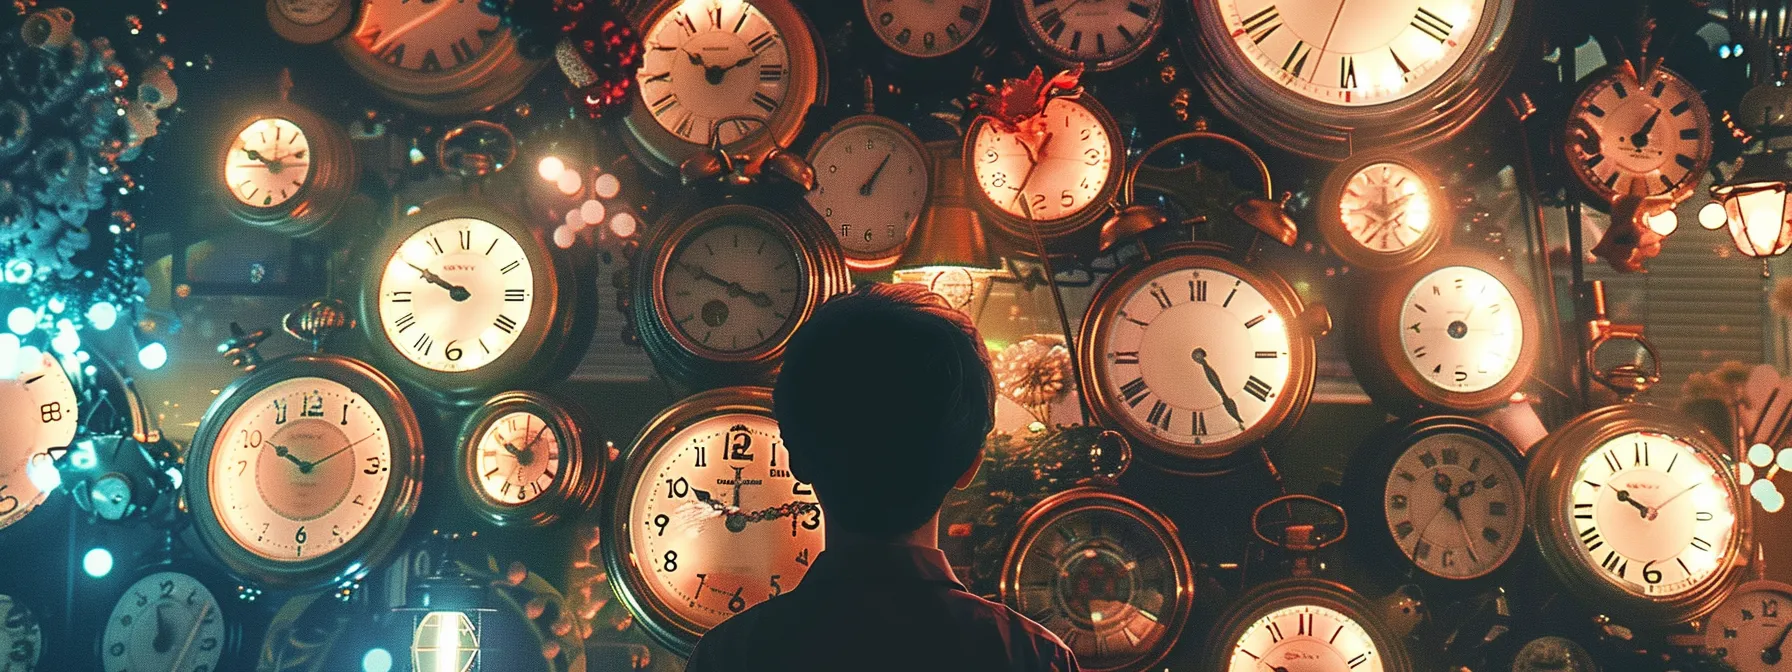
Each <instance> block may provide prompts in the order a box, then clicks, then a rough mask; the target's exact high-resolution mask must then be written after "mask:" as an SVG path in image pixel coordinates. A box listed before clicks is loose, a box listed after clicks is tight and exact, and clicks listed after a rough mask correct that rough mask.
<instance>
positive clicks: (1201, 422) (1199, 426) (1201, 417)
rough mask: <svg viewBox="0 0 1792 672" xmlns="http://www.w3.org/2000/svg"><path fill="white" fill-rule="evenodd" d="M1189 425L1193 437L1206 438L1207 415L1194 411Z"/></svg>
mask: <svg viewBox="0 0 1792 672" xmlns="http://www.w3.org/2000/svg"><path fill="white" fill-rule="evenodd" d="M1190 424H1191V427H1190V430H1191V431H1192V432H1193V433H1194V435H1195V436H1206V435H1207V415H1206V414H1205V413H1202V412H1200V411H1195V412H1194V419H1193V420H1192V421H1191V423H1190Z"/></svg>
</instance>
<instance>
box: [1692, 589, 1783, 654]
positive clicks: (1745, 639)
mask: <svg viewBox="0 0 1792 672" xmlns="http://www.w3.org/2000/svg"><path fill="white" fill-rule="evenodd" d="M1704 630H1705V653H1707V654H1709V655H1711V656H1712V657H1715V658H1717V659H1718V660H1721V661H1723V663H1724V664H1725V665H1728V666H1730V668H1731V669H1734V670H1736V671H1737V672H1774V671H1775V670H1778V669H1780V664H1781V662H1783V661H1785V659H1786V633H1787V632H1788V631H1792V586H1788V585H1786V584H1784V583H1781V582H1779V581H1769V580H1765V579H1758V580H1755V581H1749V582H1747V583H1744V584H1742V585H1740V586H1737V587H1736V590H1735V592H1732V593H1730V597H1729V599H1726V600H1724V601H1723V604H1720V605H1718V607H1717V610H1716V611H1713V612H1711V617H1710V618H1709V619H1707V620H1706V621H1705V625H1704Z"/></svg>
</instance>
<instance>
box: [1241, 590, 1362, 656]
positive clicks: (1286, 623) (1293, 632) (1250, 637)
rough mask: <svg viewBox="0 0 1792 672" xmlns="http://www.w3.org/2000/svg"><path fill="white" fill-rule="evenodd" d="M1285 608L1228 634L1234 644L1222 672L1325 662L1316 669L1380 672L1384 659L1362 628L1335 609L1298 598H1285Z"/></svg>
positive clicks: (1360, 624) (1278, 609) (1355, 620)
mask: <svg viewBox="0 0 1792 672" xmlns="http://www.w3.org/2000/svg"><path fill="white" fill-rule="evenodd" d="M1286 604H1287V606H1280V607H1273V606H1272V607H1271V608H1270V610H1269V611H1268V613H1264V614H1263V615H1262V616H1261V617H1259V618H1257V619H1256V620H1255V621H1249V622H1247V623H1248V624H1243V623H1241V625H1240V627H1243V632H1241V633H1236V634H1234V633H1232V632H1227V633H1226V635H1225V636H1226V637H1227V639H1228V640H1230V641H1232V642H1233V644H1232V653H1231V656H1230V658H1229V659H1228V661H1227V663H1226V667H1225V669H1226V672H1263V670H1267V669H1272V668H1280V667H1281V663H1284V662H1285V661H1327V664H1328V665H1329V666H1328V667H1323V668H1315V669H1336V670H1344V669H1348V670H1351V671H1352V672H1369V671H1376V672H1379V671H1380V670H1381V669H1382V658H1383V656H1384V655H1385V654H1384V653H1383V652H1382V651H1381V650H1380V648H1379V647H1378V646H1377V644H1376V639H1375V637H1374V636H1372V635H1371V634H1370V633H1369V630H1368V629H1367V627H1365V626H1364V624H1363V623H1361V622H1359V621H1358V620H1357V619H1355V618H1352V617H1351V616H1349V615H1347V614H1344V613H1342V612H1340V611H1338V610H1336V609H1332V608H1330V607H1326V606H1321V605H1318V604H1306V603H1304V601H1303V600H1301V599H1299V598H1289V599H1288V600H1287V602H1286ZM1233 637H1236V639H1233ZM1271 661H1275V663H1276V664H1273V665H1272V664H1271ZM1290 667H1292V665H1290Z"/></svg>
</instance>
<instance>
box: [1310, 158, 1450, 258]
mask: <svg viewBox="0 0 1792 672" xmlns="http://www.w3.org/2000/svg"><path fill="white" fill-rule="evenodd" d="M1441 186H1442V185H1441V183H1439V182H1438V181H1437V179H1436V178H1435V177H1432V175H1431V174H1430V171H1428V170H1425V169H1424V167H1422V166H1420V165H1419V164H1418V163H1416V162H1414V161H1412V160H1411V159H1409V158H1408V157H1406V156H1405V155H1403V154H1401V153H1397V152H1365V153H1363V154H1361V155H1358V156H1352V157H1351V158H1350V159H1349V160H1347V161H1345V162H1344V163H1342V164H1340V165H1339V166H1338V167H1336V168H1334V169H1333V170H1332V173H1331V175H1329V176H1328V177H1326V180H1325V186H1324V189H1323V190H1322V191H1321V193H1320V196H1319V206H1318V208H1317V209H1318V210H1319V230H1320V232H1321V233H1323V234H1325V241H1326V243H1328V244H1329V245H1330V246H1331V248H1332V250H1333V251H1335V252H1337V253H1338V256H1340V257H1343V258H1344V260H1345V261H1347V262H1349V263H1351V264H1353V265H1355V266H1360V267H1363V268H1367V269H1372V270H1384V269H1391V268H1397V267H1400V266H1404V265H1407V264H1411V263H1413V262H1415V261H1417V260H1418V259H1420V258H1421V257H1424V256H1426V255H1427V254H1430V253H1431V251H1432V250H1433V249H1434V248H1435V247H1436V246H1437V244H1438V242H1439V241H1440V240H1441V239H1442V238H1443V234H1444V231H1445V230H1446V229H1448V228H1449V223H1448V222H1447V221H1446V220H1447V218H1448V208H1447V207H1446V205H1445V199H1444V196H1443V193H1442V192H1441V191H1440V187H1441Z"/></svg>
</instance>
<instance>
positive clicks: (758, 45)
mask: <svg viewBox="0 0 1792 672" xmlns="http://www.w3.org/2000/svg"><path fill="white" fill-rule="evenodd" d="M777 41H778V37H777V36H776V35H773V34H771V33H770V32H764V33H760V34H759V37H755V38H753V39H751V40H748V41H747V47H748V48H750V49H752V50H753V53H759V52H761V51H765V50H766V48H768V47H770V46H772V43H774V42H777Z"/></svg>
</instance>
